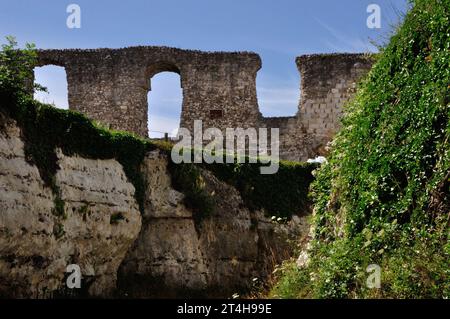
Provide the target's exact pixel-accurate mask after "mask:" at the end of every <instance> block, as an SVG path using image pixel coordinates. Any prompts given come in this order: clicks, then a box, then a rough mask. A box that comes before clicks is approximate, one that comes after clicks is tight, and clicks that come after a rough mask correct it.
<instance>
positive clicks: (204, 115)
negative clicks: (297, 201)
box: [39, 47, 372, 160]
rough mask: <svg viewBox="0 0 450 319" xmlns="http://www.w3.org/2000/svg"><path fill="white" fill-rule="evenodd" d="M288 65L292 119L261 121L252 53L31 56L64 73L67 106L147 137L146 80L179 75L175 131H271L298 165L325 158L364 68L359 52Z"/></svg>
mask: <svg viewBox="0 0 450 319" xmlns="http://www.w3.org/2000/svg"><path fill="white" fill-rule="evenodd" d="M296 62H297V67H298V69H299V71H300V73H301V88H300V89H301V100H300V102H299V110H298V112H297V114H296V116H293V117H283V118H264V117H263V116H262V115H261V113H260V112H259V107H258V101H257V97H256V74H257V71H258V70H259V69H260V67H261V60H260V57H259V56H258V55H257V54H255V53H249V52H235V53H223V52H216V53H208V52H200V51H190V50H181V49H174V48H167V47H132V48H125V49H96V50H43V51H40V52H39V65H47V64H54V65H59V66H63V67H65V69H66V74H67V81H68V89H69V92H68V96H69V107H70V108H71V109H74V110H78V111H81V112H83V113H85V114H87V115H88V116H89V117H91V118H93V119H95V120H97V121H99V122H102V123H103V124H106V125H109V126H110V127H111V128H113V129H120V130H127V131H131V132H135V133H137V134H138V135H142V136H148V133H147V108H148V103H147V93H148V91H149V90H150V89H151V85H150V79H151V77H152V76H153V75H155V74H157V73H159V72H163V71H171V72H176V73H178V74H180V78H181V85H182V88H183V103H182V110H181V124H180V125H181V127H184V128H188V129H190V130H191V131H192V129H193V123H194V120H203V128H204V129H206V128H208V127H217V128H219V129H221V130H224V129H225V128H227V127H230V128H237V127H242V128H248V127H253V128H259V127H268V128H270V127H277V128H279V129H280V155H281V158H282V159H289V160H306V159H308V158H311V157H314V156H317V155H322V154H324V153H325V146H326V144H327V142H328V141H329V140H330V139H331V137H332V136H333V135H334V134H335V132H336V130H337V129H338V128H339V119H340V116H341V114H342V105H343V104H344V103H345V102H346V101H347V100H348V99H349V97H350V96H351V95H352V93H353V91H354V88H355V85H356V84H355V83H356V82H357V81H358V80H359V78H360V77H361V76H362V75H363V74H365V73H366V72H367V71H368V70H369V69H370V67H371V64H372V62H371V61H370V59H369V57H368V56H364V55H361V54H325V55H305V56H300V57H298V58H297V60H296ZM150 108H151V105H150ZM148 120H149V121H152V118H151V117H150V119H148Z"/></svg>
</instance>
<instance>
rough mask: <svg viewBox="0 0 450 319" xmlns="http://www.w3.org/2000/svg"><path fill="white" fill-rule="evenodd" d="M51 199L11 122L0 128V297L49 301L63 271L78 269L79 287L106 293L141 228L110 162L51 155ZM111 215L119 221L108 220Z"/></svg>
mask: <svg viewBox="0 0 450 319" xmlns="http://www.w3.org/2000/svg"><path fill="white" fill-rule="evenodd" d="M58 158H59V161H58V164H59V166H60V169H59V171H58V173H57V174H56V179H55V184H56V186H57V187H58V188H59V190H60V194H59V197H60V199H59V201H60V202H62V203H63V206H64V207H63V211H62V212H61V211H57V210H56V209H55V195H54V194H53V192H52V190H51V189H50V188H49V187H47V186H45V185H44V182H43V180H42V179H41V177H40V174H39V171H38V169H37V167H36V166H34V165H31V164H30V163H28V162H27V161H26V159H25V154H24V143H23V141H22V140H21V138H20V130H19V129H18V128H17V127H16V126H15V125H14V123H11V122H10V123H7V124H6V125H3V127H2V129H1V130H0V295H1V296H7V297H41V298H42V297H51V296H52V295H53V294H54V293H55V292H56V291H58V290H61V289H64V288H65V280H64V278H65V276H67V274H66V273H65V272H66V267H67V266H68V265H70V264H77V265H79V266H80V269H81V273H82V276H83V281H82V285H83V287H82V289H84V291H86V293H87V294H89V295H91V296H95V295H101V296H107V295H109V294H110V293H111V292H112V291H113V290H114V289H115V286H116V274H117V268H118V267H119V265H120V263H121V261H122V259H123V257H124V256H125V253H126V251H127V250H128V248H129V246H130V245H131V244H132V243H133V241H134V239H135V238H136V237H137V235H138V233H139V230H140V227H141V217H140V213H139V210H138V205H137V203H136V201H135V199H134V187H133V185H132V184H130V183H129V182H128V181H127V179H126V176H125V174H124V172H123V169H122V166H121V165H120V164H119V163H118V162H116V161H114V160H90V159H83V158H80V157H76V156H75V157H67V156H64V155H63V154H62V153H61V152H58ZM112 216H116V217H117V216H120V218H116V219H117V222H115V220H116V219H114V218H111V217H112Z"/></svg>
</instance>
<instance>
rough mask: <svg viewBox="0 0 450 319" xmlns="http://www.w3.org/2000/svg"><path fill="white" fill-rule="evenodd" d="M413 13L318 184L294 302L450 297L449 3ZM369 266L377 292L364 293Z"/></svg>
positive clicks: (375, 71)
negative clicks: (303, 279)
mask: <svg viewBox="0 0 450 319" xmlns="http://www.w3.org/2000/svg"><path fill="white" fill-rule="evenodd" d="M413 4H414V6H413V8H412V9H411V10H410V11H409V13H408V14H407V16H406V18H405V20H404V22H403V25H402V26H401V27H400V28H399V29H398V31H397V33H396V34H395V35H394V36H393V37H392V38H391V40H390V43H389V44H388V45H387V47H386V48H384V49H382V52H381V54H380V55H379V56H378V60H377V62H376V64H375V65H374V67H373V68H372V70H371V72H370V73H369V75H368V76H367V77H366V78H365V79H364V80H363V82H362V83H361V84H360V86H359V88H358V92H357V94H356V96H355V98H354V99H353V100H352V101H351V102H350V103H349V104H348V105H347V107H346V109H345V116H344V119H343V121H342V122H343V128H342V130H341V131H340V133H339V134H338V135H337V137H336V138H335V139H334V141H333V150H332V154H331V156H330V158H329V163H328V164H327V165H325V166H323V167H322V168H321V169H320V170H319V171H318V174H317V176H316V177H317V178H316V180H315V182H314V183H313V185H312V196H313V198H314V202H315V216H314V229H315V236H314V237H315V238H314V239H315V240H314V241H313V249H312V250H311V259H310V265H309V266H308V267H307V268H306V269H304V270H302V274H303V275H305V274H306V275H307V276H309V278H310V279H311V280H310V281H309V282H308V283H307V284H305V285H303V286H297V287H290V291H291V292H292V291H296V292H295V294H297V295H302V294H303V293H304V292H305V291H307V292H308V293H309V295H310V296H312V297H323V298H330V297H331V298H348V297H370V298H376V297H378V298H385V297H389V298H392V297H394V298H443V297H447V298H448V297H449V296H450V290H449V284H448V283H449V282H450V276H449V274H450V270H449V267H448V265H449V264H450V255H449V249H448V247H449V241H448V236H449V220H448V214H449V211H450V189H449V187H450V181H449V176H450V175H449V172H450V121H449V118H450V104H449V103H450V21H449V19H450V18H449V17H450V0H416V1H413ZM370 263H376V264H378V265H380V266H381V269H382V280H381V284H382V288H381V289H380V290H377V289H368V288H367V287H366V285H365V279H366V278H367V275H368V274H367V273H366V272H365V267H366V266H367V265H368V264H370ZM282 281H283V282H286V279H284V280H282ZM284 289H285V288H284ZM275 290H276V289H275Z"/></svg>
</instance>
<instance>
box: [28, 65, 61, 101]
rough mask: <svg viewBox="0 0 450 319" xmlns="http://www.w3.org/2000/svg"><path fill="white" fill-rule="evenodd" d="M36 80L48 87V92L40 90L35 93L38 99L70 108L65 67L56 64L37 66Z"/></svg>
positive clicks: (35, 69) (35, 70) (35, 71)
mask: <svg viewBox="0 0 450 319" xmlns="http://www.w3.org/2000/svg"><path fill="white" fill-rule="evenodd" d="M34 82H35V83H37V84H39V85H41V86H43V87H45V88H47V92H42V91H38V92H36V93H35V94H34V98H35V99H36V100H38V101H40V102H42V103H46V104H51V105H53V106H55V107H57V108H60V109H68V108H69V99H68V89H67V75H66V70H65V69H64V67H61V66H56V65H45V66H42V67H36V68H34Z"/></svg>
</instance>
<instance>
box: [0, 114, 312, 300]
mask: <svg viewBox="0 0 450 319" xmlns="http://www.w3.org/2000/svg"><path fill="white" fill-rule="evenodd" d="M1 116H2V115H1V113H0V297H24V298H29V297H38V298H51V297H55V296H58V295H59V294H63V295H65V294H72V293H73V292H74V290H69V289H67V287H66V278H67V276H68V274H67V273H66V268H67V266H68V265H71V264H77V265H78V266H79V267H80V270H81V274H82V283H81V284H82V287H81V290H76V291H77V292H76V294H81V295H82V296H101V297H108V296H118V295H119V296H130V297H222V298H226V297H230V296H231V295H232V294H233V293H235V292H239V291H242V290H247V291H248V289H249V288H251V287H252V285H253V284H254V281H253V279H254V278H255V277H257V278H259V279H260V280H262V279H264V278H265V277H266V276H267V275H269V274H270V273H271V272H272V270H273V267H274V265H275V264H278V263H280V262H281V261H282V260H283V259H285V258H287V257H289V256H290V255H291V253H292V251H291V247H289V245H288V243H287V239H288V238H290V237H293V238H295V237H296V236H297V235H298V233H299V232H302V229H303V228H302V227H301V223H302V222H301V221H300V220H299V219H298V218H293V219H292V221H290V222H289V223H282V224H279V223H276V222H273V221H271V220H270V219H269V218H267V217H265V216H264V212H262V211H252V210H250V209H249V208H248V207H246V204H245V202H244V201H243V199H242V198H241V196H240V193H239V192H238V191H237V190H236V189H235V188H234V187H232V186H230V185H228V184H226V183H224V182H222V181H220V180H218V179H217V178H216V177H215V176H214V175H213V174H212V173H211V172H209V171H206V170H201V175H202V178H203V181H204V185H205V190H206V191H207V192H209V193H210V194H212V196H213V197H214V201H215V210H214V212H213V213H212V214H211V215H209V216H205V217H204V218H203V219H201V220H200V219H198V218H195V219H194V218H193V215H192V211H191V210H190V209H188V208H187V207H186V206H185V204H184V194H182V193H180V192H179V191H177V190H176V189H174V188H173V187H172V181H171V175H170V172H169V170H168V163H169V159H168V158H167V155H165V154H164V153H163V152H162V151H159V150H155V151H152V152H150V153H148V154H147V155H146V157H145V159H144V161H143V163H142V166H141V173H142V177H143V179H144V183H145V185H144V186H145V198H144V199H145V200H144V207H143V208H144V211H143V214H142V215H141V213H140V212H139V209H138V204H137V203H136V200H135V197H134V193H135V189H134V187H133V185H132V184H131V183H130V182H129V181H128V180H127V177H126V175H125V173H124V170H123V168H122V166H121V165H120V163H119V162H117V161H115V160H96V159H87V158H83V157H80V156H76V155H74V156H67V155H64V154H63V152H62V151H61V150H56V153H57V158H58V163H57V164H58V167H59V168H58V170H57V172H56V175H55V179H54V183H55V186H56V187H54V189H53V190H52V189H51V188H50V187H49V186H47V185H45V184H44V181H43V180H42V178H41V176H40V172H39V170H38V168H37V167H36V166H35V165H34V164H32V163H30V162H29V161H27V159H26V158H25V151H24V142H23V140H22V138H21V132H20V129H19V128H18V127H17V126H16V125H15V123H14V122H12V121H9V120H7V119H5V118H4V117H1ZM299 213H301V212H299Z"/></svg>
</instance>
